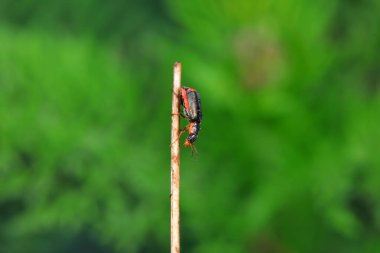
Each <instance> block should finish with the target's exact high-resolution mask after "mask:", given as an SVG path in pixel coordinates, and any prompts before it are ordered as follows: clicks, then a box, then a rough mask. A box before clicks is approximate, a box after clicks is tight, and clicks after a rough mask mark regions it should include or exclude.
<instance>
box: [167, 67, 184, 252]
mask: <svg viewBox="0 0 380 253" xmlns="http://www.w3.org/2000/svg"><path fill="white" fill-rule="evenodd" d="M181 69H182V66H181V63H180V62H176V63H175V64H174V77H173V96H172V136H171V193H170V202H171V203H170V204H171V220H170V224H171V226H170V228H171V230H170V235H171V248H170V249H171V250H170V252H171V253H179V252H180V240H179V239H180V236H179V235H180V233H179V231H180V230H179V162H180V159H179V157H180V156H179V122H180V118H179V115H180V111H179V109H180V108H179V107H180V104H179V98H178V94H179V92H180V87H181Z"/></svg>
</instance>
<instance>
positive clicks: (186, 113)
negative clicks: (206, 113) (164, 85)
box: [180, 87, 202, 148]
mask: <svg viewBox="0 0 380 253" xmlns="http://www.w3.org/2000/svg"><path fill="white" fill-rule="evenodd" d="M180 100H181V104H182V106H183V117H184V118H185V119H186V120H187V121H189V124H188V125H187V126H186V127H185V128H184V129H183V130H182V131H186V130H187V131H188V132H189V136H188V137H187V138H186V141H185V143H184V145H185V146H186V147H189V146H190V147H191V148H193V143H194V142H195V141H196V140H197V138H198V134H199V131H200V130H201V121H202V109H201V98H200V95H199V92H198V91H197V90H196V89H193V88H189V87H181V88H180Z"/></svg>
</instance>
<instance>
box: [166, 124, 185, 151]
mask: <svg viewBox="0 0 380 253" xmlns="http://www.w3.org/2000/svg"><path fill="white" fill-rule="evenodd" d="M189 127H190V125H187V126H185V127H184V128H183V129H181V130H180V131H179V136H178V138H177V139H176V140H174V141H173V142H172V143H171V144H170V145H169V147H171V146H172V145H173V143H174V142H176V141H178V139H179V138H181V135H182V134H183V133H184V132H186V131H188V130H189Z"/></svg>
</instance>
